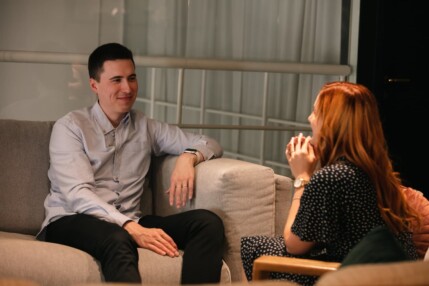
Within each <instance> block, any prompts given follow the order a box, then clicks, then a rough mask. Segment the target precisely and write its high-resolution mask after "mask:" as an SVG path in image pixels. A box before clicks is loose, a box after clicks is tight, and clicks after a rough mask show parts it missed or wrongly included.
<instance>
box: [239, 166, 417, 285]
mask: <svg viewBox="0 0 429 286" xmlns="http://www.w3.org/2000/svg"><path fill="white" fill-rule="evenodd" d="M379 225H384V221H383V219H382V217H381V214H380V212H379V210H378V207H377V197H376V192H375V190H374V187H373V186H372V183H371V181H370V180H369V178H368V176H367V175H366V174H365V173H364V172H363V171H362V170H361V169H360V168H358V167H357V166H355V165H354V164H352V163H351V162H349V161H347V160H346V159H345V158H340V159H339V160H338V161H337V162H335V163H334V164H332V165H329V166H325V167H324V168H322V169H320V170H319V171H318V172H316V173H315V174H314V175H313V176H312V177H311V180H310V182H309V183H308V185H306V186H305V190H304V193H303V195H302V197H301V204H300V208H299V210H298V213H297V215H296V218H295V222H294V224H293V225H292V232H293V233H295V234H296V235H297V236H299V237H300V238H301V239H302V240H304V241H315V242H317V247H316V249H314V250H313V251H312V252H311V253H309V254H307V255H305V256H293V255H291V254H289V253H287V252H286V247H285V244H284V239H283V237H282V236H280V237H266V236H249V237H243V238H242V239H241V258H242V262H243V267H244V270H245V273H246V276H247V279H248V280H249V281H250V280H251V279H252V268H253V261H254V260H255V259H256V258H258V257H259V256H262V255H274V256H288V257H303V258H314V259H320V260H325V261H337V262H340V261H342V260H343V259H344V258H345V256H346V255H347V254H348V253H349V251H350V250H351V249H352V248H353V247H354V246H355V245H356V244H357V243H358V242H359V241H360V240H361V239H362V238H363V237H364V236H365V234H367V233H368V232H369V231H370V230H371V229H372V228H374V227H376V226H379ZM398 239H399V241H400V243H401V244H402V245H403V247H404V249H405V250H406V251H407V253H408V254H409V256H410V257H411V258H412V259H417V253H416V249H415V247H414V244H413V243H412V237H411V234H410V233H402V234H400V235H398ZM270 276H271V278H272V279H281V280H290V281H293V282H296V283H299V284H301V285H313V284H314V283H315V281H316V279H317V278H316V277H311V276H303V275H295V274H289V273H271V275H270Z"/></svg>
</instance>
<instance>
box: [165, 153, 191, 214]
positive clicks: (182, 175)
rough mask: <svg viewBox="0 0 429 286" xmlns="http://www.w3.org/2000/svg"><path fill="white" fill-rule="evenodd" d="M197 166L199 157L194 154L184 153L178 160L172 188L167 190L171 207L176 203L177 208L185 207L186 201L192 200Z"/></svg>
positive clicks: (171, 181)
mask: <svg viewBox="0 0 429 286" xmlns="http://www.w3.org/2000/svg"><path fill="white" fill-rule="evenodd" d="M196 164H197V156H195V155H194V154H189V153H183V154H181V155H180V156H179V157H178V158H177V161H176V166H175V167H174V170H173V173H172V174H171V179H170V188H169V189H168V190H167V193H168V194H169V196H170V197H169V200H170V205H171V206H172V205H174V203H175V204H176V207H177V208H180V207H184V206H185V205H186V201H187V200H188V199H189V200H191V199H192V197H193V195H194V182H195V167H194V166H195V165H196Z"/></svg>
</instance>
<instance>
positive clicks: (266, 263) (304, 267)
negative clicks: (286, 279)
mask: <svg viewBox="0 0 429 286" xmlns="http://www.w3.org/2000/svg"><path fill="white" fill-rule="evenodd" d="M340 264H341V263H339V262H327V261H320V260H311V259H302V258H293V257H280V256H261V257H259V258H257V259H255V261H254V263H253V274H252V275H253V280H262V279H267V278H268V275H269V273H270V272H288V273H294V274H303V275H312V276H320V275H322V274H325V273H327V272H331V271H335V270H337V269H338V267H340Z"/></svg>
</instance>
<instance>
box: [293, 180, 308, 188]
mask: <svg viewBox="0 0 429 286" xmlns="http://www.w3.org/2000/svg"><path fill="white" fill-rule="evenodd" d="M307 184H308V181H307V180H304V179H303V178H296V179H295V181H293V186H294V187H295V188H301V187H304V186H305V185H307Z"/></svg>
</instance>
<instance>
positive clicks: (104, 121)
mask: <svg viewBox="0 0 429 286" xmlns="http://www.w3.org/2000/svg"><path fill="white" fill-rule="evenodd" d="M92 114H93V116H94V118H95V120H96V121H97V122H98V124H99V125H100V127H101V129H102V130H103V133H104V134H107V133H109V132H111V131H112V130H114V129H115V127H113V125H112V123H111V122H110V120H109V118H107V116H106V114H105V113H104V111H103V109H101V106H100V104H99V103H98V100H97V101H96V102H95V103H94V105H93V107H92ZM129 121H130V113H129V112H128V113H127V114H126V115H125V116H124V118H122V120H121V123H120V124H119V126H120V125H122V124H124V125H127V124H128V123H129Z"/></svg>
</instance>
